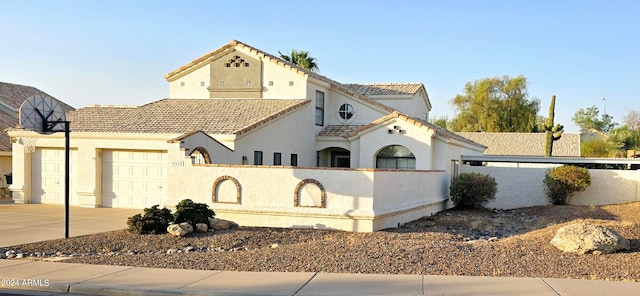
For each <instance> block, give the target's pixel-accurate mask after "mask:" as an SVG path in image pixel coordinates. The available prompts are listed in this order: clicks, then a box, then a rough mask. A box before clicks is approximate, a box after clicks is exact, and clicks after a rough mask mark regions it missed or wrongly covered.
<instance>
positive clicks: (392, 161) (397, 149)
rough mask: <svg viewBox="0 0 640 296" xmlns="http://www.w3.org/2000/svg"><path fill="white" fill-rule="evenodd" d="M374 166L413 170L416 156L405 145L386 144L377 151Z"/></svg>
mask: <svg viewBox="0 0 640 296" xmlns="http://www.w3.org/2000/svg"><path fill="white" fill-rule="evenodd" d="M376 168H381V169H401V170H415V169H416V157H415V156H414V155H413V153H411V150H409V149H407V147H404V146H400V145H392V146H388V147H386V148H384V149H382V150H381V151H380V152H379V153H378V156H377V157H376Z"/></svg>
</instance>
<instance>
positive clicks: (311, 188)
mask: <svg viewBox="0 0 640 296" xmlns="http://www.w3.org/2000/svg"><path fill="white" fill-rule="evenodd" d="M293 205H294V206H296V207H305V208H326V207H327V193H326V192H325V190H324V186H322V184H320V182H318V181H317V180H314V179H304V180H302V181H300V183H298V185H297V186H296V190H295V192H294V198H293Z"/></svg>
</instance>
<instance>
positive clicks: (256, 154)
mask: <svg viewBox="0 0 640 296" xmlns="http://www.w3.org/2000/svg"><path fill="white" fill-rule="evenodd" d="M253 164H254V165H262V151H253Z"/></svg>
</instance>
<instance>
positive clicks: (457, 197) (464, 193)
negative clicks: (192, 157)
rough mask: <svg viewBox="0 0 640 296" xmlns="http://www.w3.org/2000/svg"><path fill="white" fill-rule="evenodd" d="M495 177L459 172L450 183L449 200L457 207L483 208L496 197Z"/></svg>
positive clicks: (496, 185)
mask: <svg viewBox="0 0 640 296" xmlns="http://www.w3.org/2000/svg"><path fill="white" fill-rule="evenodd" d="M497 187H498V184H497V183H496V179H495V178H493V177H491V176H489V175H483V174H480V173H461V174H460V175H458V176H457V177H455V178H454V179H453V182H452V183H451V188H450V189H451V201H453V203H454V204H455V206H456V208H459V209H478V208H483V207H484V206H485V205H486V204H487V202H489V201H490V200H493V199H495V198H496V192H497V191H498V189H497Z"/></svg>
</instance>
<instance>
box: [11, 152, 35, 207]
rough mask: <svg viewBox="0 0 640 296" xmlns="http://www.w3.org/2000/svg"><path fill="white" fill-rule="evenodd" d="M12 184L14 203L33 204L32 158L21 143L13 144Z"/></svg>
mask: <svg viewBox="0 0 640 296" xmlns="http://www.w3.org/2000/svg"><path fill="white" fill-rule="evenodd" d="M11 149H12V155H13V156H12V158H11V162H12V169H13V172H12V179H13V180H12V184H11V185H10V186H9V190H10V191H11V196H12V199H13V202H14V203H19V204H27V203H31V156H32V153H26V152H25V151H24V145H22V144H21V143H19V141H14V143H13V144H11Z"/></svg>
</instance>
